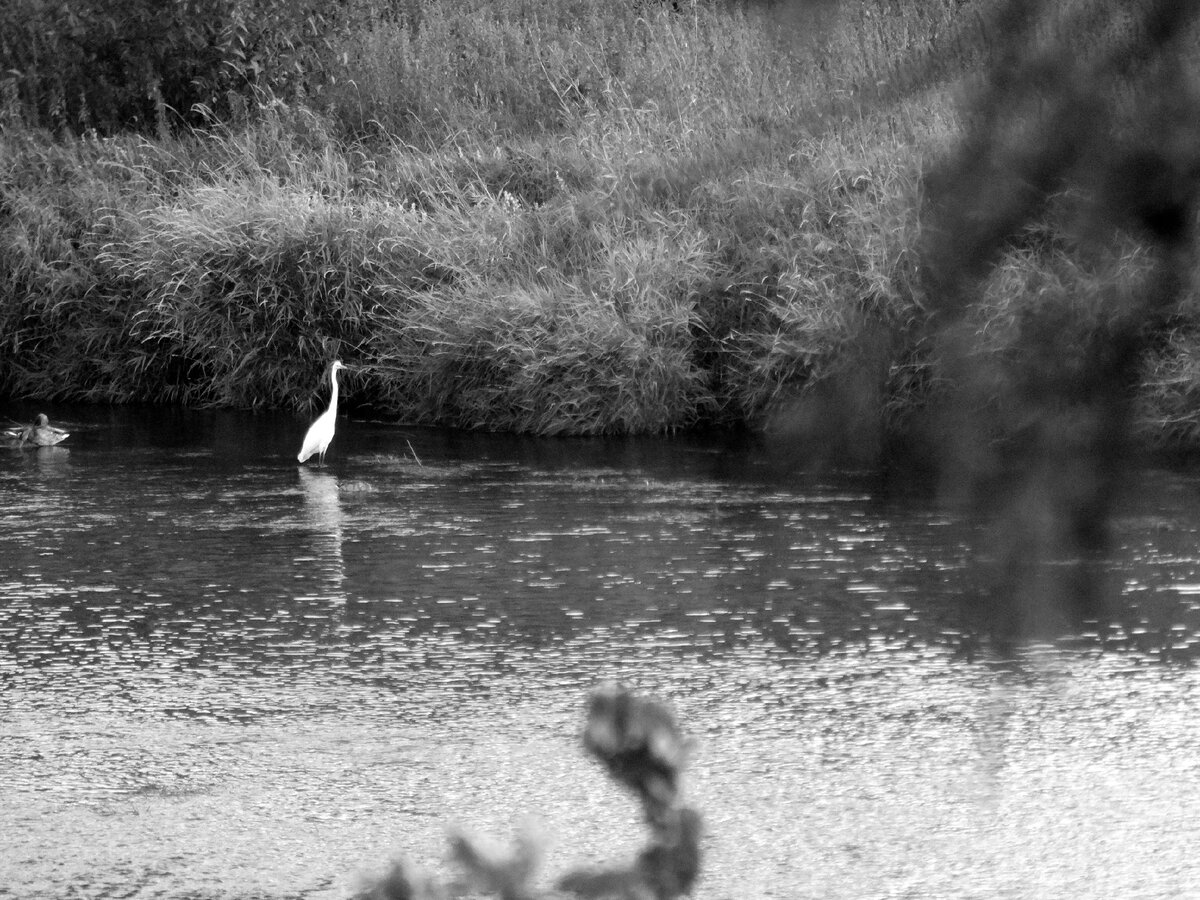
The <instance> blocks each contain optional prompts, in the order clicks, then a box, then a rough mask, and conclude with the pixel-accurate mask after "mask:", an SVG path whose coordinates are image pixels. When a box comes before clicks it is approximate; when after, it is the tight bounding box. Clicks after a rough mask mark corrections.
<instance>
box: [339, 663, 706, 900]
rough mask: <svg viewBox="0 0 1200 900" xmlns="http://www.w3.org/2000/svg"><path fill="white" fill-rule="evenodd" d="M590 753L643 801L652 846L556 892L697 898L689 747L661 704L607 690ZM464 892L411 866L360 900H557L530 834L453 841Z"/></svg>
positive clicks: (598, 697) (597, 700)
mask: <svg viewBox="0 0 1200 900" xmlns="http://www.w3.org/2000/svg"><path fill="white" fill-rule="evenodd" d="M583 743H584V747H585V748H586V749H587V751H588V752H589V753H590V754H591V755H592V756H593V757H595V758H596V759H597V760H598V761H599V762H600V763H601V764H602V765H603V766H604V767H605V769H606V770H607V771H608V773H609V775H610V776H611V777H612V778H613V779H614V780H615V781H617V782H618V783H619V784H621V785H622V786H624V787H626V788H628V789H629V790H630V791H632V792H633V794H634V795H635V796H636V797H637V798H638V800H639V802H640V803H641V805H642V812H643V815H644V818H645V820H646V824H647V825H648V826H649V829H650V840H649V841H648V842H647V844H646V846H645V848H643V850H642V851H641V852H640V853H639V854H638V855H637V857H636V858H635V859H634V860H633V861H632V863H630V864H628V865H617V866H613V867H609V868H602V869H587V870H582V869H581V870H576V871H572V872H568V873H567V874H566V875H564V876H563V877H561V878H560V879H559V880H558V882H557V885H556V888H557V890H558V891H560V892H562V893H565V894H569V895H575V896H579V897H585V898H597V900H598V898H612V900H673V898H676V897H679V896H682V895H684V894H687V893H689V892H690V891H691V888H692V886H693V885H694V884H695V882H696V878H697V876H698V875H699V872H700V835H701V820H700V815H699V813H698V812H697V811H696V810H695V809H693V808H691V807H690V806H687V805H686V804H684V802H683V798H682V794H681V791H680V786H679V781H680V776H681V774H682V772H683V769H684V767H685V766H686V764H687V760H688V755H689V750H690V742H689V741H687V740H686V739H685V738H684V737H683V735H682V734H681V732H680V730H679V727H678V726H677V725H676V723H675V719H674V717H673V716H672V715H671V713H670V711H669V710H667V709H666V707H664V706H663V705H662V704H660V703H658V702H657V701H655V700H651V699H647V698H643V697H639V696H637V695H636V694H633V693H632V692H630V691H628V690H627V689H625V688H623V687H620V686H617V685H612V684H606V685H603V686H601V687H599V688H598V689H597V690H596V691H595V692H593V694H592V696H591V698H590V701H589V709H588V718H587V724H586V726H585V728H584V736H583ZM450 845H451V846H450V849H451V857H452V859H453V860H454V862H455V863H456V864H457V865H458V867H459V868H460V869H461V870H462V871H463V873H464V875H465V877H464V879H463V881H462V882H455V883H452V884H449V885H443V884H441V883H440V882H439V881H437V880H436V879H435V878H433V877H431V876H429V875H427V874H425V873H423V872H422V871H420V870H419V869H418V868H416V867H415V866H413V865H412V864H411V863H410V862H408V861H407V860H403V861H399V862H397V863H395V864H394V865H393V866H392V868H391V869H390V870H389V871H388V872H387V873H386V874H385V875H384V876H383V877H381V878H379V879H377V880H376V881H375V882H374V883H372V884H370V885H368V886H367V887H365V888H364V890H363V891H362V892H361V893H360V894H359V896H358V900H449V898H452V897H464V896H469V895H477V894H478V893H480V892H483V893H484V894H487V895H494V896H497V897H500V898H501V900H538V898H543V900H546V898H548V897H550V896H554V895H553V894H547V893H545V892H544V891H539V889H538V888H537V887H536V886H535V885H534V883H533V882H534V877H535V876H536V874H537V869H538V867H539V864H540V862H541V842H540V841H539V840H538V838H537V836H536V835H535V834H533V833H532V832H531V831H528V830H525V831H522V832H520V833H518V835H517V839H516V841H515V844H514V846H513V848H512V849H511V850H506V849H504V848H502V847H499V846H497V845H496V844H494V843H493V842H492V841H490V840H488V839H486V838H481V837H477V836H471V835H467V834H464V833H461V832H458V833H454V834H452V835H451V839H450Z"/></svg>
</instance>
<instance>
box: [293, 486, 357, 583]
mask: <svg viewBox="0 0 1200 900" xmlns="http://www.w3.org/2000/svg"><path fill="white" fill-rule="evenodd" d="M297 472H298V474H299V478H300V489H301V491H302V492H303V494H304V518H305V522H306V524H307V526H308V527H307V529H306V530H307V532H308V535H307V540H308V544H309V546H310V547H311V549H312V553H311V555H309V556H298V557H297V563H299V564H300V565H305V564H309V565H312V566H313V567H315V568H316V569H317V571H318V573H319V580H318V583H319V584H320V585H321V588H322V591H323V592H325V593H327V595H328V596H329V597H330V598H331V599H335V600H341V601H345V599H346V595H345V591H344V587H343V586H344V583H345V580H346V563H345V560H344V559H343V556H342V498H341V491H340V485H339V480H338V476H337V475H335V474H333V473H331V472H328V471H321V470H318V471H314V470H311V469H307V468H300V469H298V470H297Z"/></svg>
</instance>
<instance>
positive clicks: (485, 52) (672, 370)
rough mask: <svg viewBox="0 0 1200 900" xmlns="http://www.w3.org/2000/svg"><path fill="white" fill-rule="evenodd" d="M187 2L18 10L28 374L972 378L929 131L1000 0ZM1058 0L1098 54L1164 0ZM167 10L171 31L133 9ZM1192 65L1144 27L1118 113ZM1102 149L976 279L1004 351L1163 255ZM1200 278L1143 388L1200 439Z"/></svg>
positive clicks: (600, 405) (394, 387) (876, 395)
mask: <svg viewBox="0 0 1200 900" xmlns="http://www.w3.org/2000/svg"><path fill="white" fill-rule="evenodd" d="M1012 5H1013V6H1015V7H1019V6H1021V5H1022V4H1019V3H1017V4H1012ZM143 6H145V9H143V8H142V7H143ZM168 6H169V10H168V11H162V10H159V5H158V4H149V5H146V4H143V3H140V2H138V0H108V2H95V3H92V4H84V5H83V7H82V8H84V9H85V10H86V11H88V12H89V13H90V14H92V15H93V20H90V21H82V20H79V19H77V20H74V21H72V22H66V21H53V22H48V21H45V18H46V17H48V16H53V15H59V14H60V13H54V12H52V11H47V10H46V8H45V5H44V4H33V3H32V0H18V2H16V3H14V4H11V5H10V6H9V11H8V12H7V13H2V14H0V18H3V17H5V16H7V17H8V19H9V21H7V22H0V25H4V26H5V27H4V28H0V32H3V33H5V34H7V35H8V37H7V38H0V41H5V43H4V44H3V46H2V47H0V51H2V53H3V55H4V56H5V57H6V60H5V61H6V62H7V63H9V65H6V66H5V67H4V68H5V69H6V70H7V72H6V74H3V75H0V292H2V293H0V346H2V347H3V350H2V352H0V395H3V396H9V397H14V398H18V397H20V398H25V397H29V398H33V397H36V398H40V399H45V400H84V401H95V402H106V403H126V402H152V403H180V404H186V405H191V406H221V407H241V408H254V407H261V408H281V409H289V410H294V411H296V412H297V414H298V415H300V414H302V415H311V414H312V413H313V412H314V411H315V407H316V406H317V405H318V404H319V403H320V402H321V399H322V398H321V397H320V396H318V395H317V393H316V392H315V391H314V386H315V385H317V384H318V380H319V373H320V371H321V370H322V369H323V367H324V366H326V365H327V364H328V362H329V361H330V360H331V359H333V358H335V357H339V358H341V359H343V360H344V361H346V362H347V363H348V364H350V365H352V366H354V367H355V368H356V370H357V371H356V373H355V374H354V375H353V376H352V377H350V378H348V379H347V382H348V383H347V385H346V389H347V393H348V394H349V395H350V397H349V400H350V403H351V405H352V408H358V409H359V410H364V411H367V410H369V411H370V412H371V413H372V414H374V415H378V416H381V417H387V418H392V419H396V420H399V421H403V422H406V423H413V424H432V425H446V426H454V427H464V428H471V429H485V430H495V431H514V432H528V433H536V434H549V435H554V434H560V435H590V434H655V433H668V432H672V431H679V430H685V429H691V428H702V427H722V428H749V429H752V430H758V431H768V432H772V431H773V432H779V433H784V434H796V435H799V436H812V435H813V434H817V433H819V432H820V431H821V429H822V428H823V427H824V425H823V423H825V422H827V421H833V420H836V421H837V423H838V424H837V426H836V427H837V428H838V429H840V431H839V434H838V435H837V436H836V437H837V440H836V441H835V442H834V443H839V442H840V443H841V444H844V445H847V446H853V447H857V448H859V449H860V450H861V451H862V452H863V454H864V455H870V454H876V453H878V452H880V449H881V448H882V447H886V446H887V445H889V444H890V443H891V442H892V441H893V440H894V439H895V438H896V436H898V435H903V434H905V433H906V432H907V431H909V430H911V428H912V426H913V423H914V421H918V420H919V419H920V418H921V416H922V415H923V411H924V410H926V409H928V408H929V406H930V404H931V403H934V402H935V401H936V400H937V398H938V397H939V396H940V395H941V394H942V393H944V392H945V391H946V390H947V383H948V381H949V382H953V381H954V380H955V376H954V374H953V372H952V371H951V368H950V367H947V366H941V365H939V361H938V357H937V355H936V353H934V352H933V351H931V345H932V344H936V343H937V342H936V341H933V342H931V338H930V335H931V334H933V333H934V332H935V331H936V327H935V326H936V323H937V322H938V317H939V315H942V314H943V312H944V310H945V309H946V308H947V306H948V303H949V301H948V300H947V298H946V297H945V296H940V295H939V293H938V292H939V289H944V290H946V291H950V290H952V289H953V290H959V289H960V288H961V285H959V286H957V287H954V288H951V287H946V285H945V283H944V282H941V283H939V282H938V281H937V280H936V279H930V278H929V277H927V270H926V266H925V265H924V261H925V260H926V259H927V257H928V256H929V252H928V249H927V245H926V243H923V241H925V242H927V241H928V233H929V228H928V226H927V224H926V222H927V209H928V202H927V195H928V193H929V177H930V171H931V169H932V168H933V167H935V166H936V164H937V163H938V161H939V160H942V159H944V158H946V157H948V156H950V155H951V154H953V153H954V152H959V151H960V150H961V142H962V140H963V134H964V133H965V132H966V131H967V130H968V128H969V126H970V124H971V123H970V119H971V117H972V116H986V115H988V114H989V113H988V112H987V111H986V110H984V111H983V112H980V110H979V109H978V108H973V107H971V106H970V104H969V103H966V102H964V99H965V98H970V97H971V96H972V95H973V92H975V93H977V92H978V90H979V87H980V84H979V82H980V81H981V73H983V72H985V71H990V70H992V69H993V68H994V67H995V65H996V64H997V60H998V59H999V58H1000V57H1002V56H1003V54H1004V53H1006V52H1011V49H1012V48H1011V43H1012V41H1011V40H1008V39H1007V38H1008V36H1007V35H1006V34H1005V33H1004V28H1006V27H1010V28H1011V27H1012V26H1011V25H1010V26H1006V25H1005V24H1004V23H1003V22H999V23H998V22H997V20H996V19H994V18H988V15H987V12H988V6H987V5H986V4H982V3H979V2H973V0H923V2H918V3H906V2H896V0H871V2H867V3H863V4H843V5H842V6H840V7H839V6H838V5H837V4H833V3H823V4H810V5H808V6H794V5H789V4H771V3H764V4H761V5H755V4H750V5H743V4H740V3H729V2H725V0H711V2H702V0H694V2H677V3H674V4H672V3H660V2H656V0H627V2H613V0H569V2H567V0H496V2H485V0H390V2H389V0H371V2H362V0H358V2H346V3H342V4H335V5H334V6H333V7H332V10H333V11H332V12H329V13H325V14H317V13H312V12H309V13H304V12H303V11H299V12H289V10H294V9H297V8H298V6H299V5H295V4H287V3H282V2H272V0H224V2H219V3H218V2H216V0H190V2H188V3H183V4H170V5H168ZM1024 6H1025V7H1027V8H1030V9H1032V8H1034V7H1033V6H1031V5H1030V4H1024ZM1060 6H1065V7H1067V11H1066V12H1064V13H1063V14H1062V15H1063V16H1064V17H1066V16H1069V15H1074V14H1078V15H1079V16H1082V17H1083V18H1076V19H1075V20H1072V23H1073V24H1071V25H1070V28H1072V29H1074V30H1073V31H1071V33H1070V35H1069V37H1067V38H1064V37H1063V29H1064V28H1065V27H1067V26H1064V25H1063V24H1062V21H1063V20H1059V19H1055V20H1054V21H1049V20H1047V19H1046V18H1045V17H1044V16H1043V17H1042V19H1041V20H1039V22H1038V24H1037V27H1036V29H1035V31H1034V32H1033V35H1034V38H1036V40H1037V41H1040V42H1041V43H1042V44H1044V45H1045V46H1048V47H1053V46H1054V43H1055V42H1056V41H1057V42H1059V49H1060V50H1061V49H1062V42H1063V41H1064V40H1068V41H1069V42H1070V44H1069V46H1070V47H1071V51H1070V52H1071V54H1072V55H1073V56H1072V58H1073V59H1089V58H1095V57H1098V56H1102V55H1103V54H1104V53H1105V52H1107V50H1108V48H1110V47H1111V46H1112V45H1113V44H1114V43H1119V42H1120V41H1121V40H1125V39H1126V38H1128V35H1129V34H1130V32H1131V30H1133V31H1135V30H1136V29H1137V28H1138V27H1139V23H1138V20H1137V18H1136V16H1135V15H1133V14H1132V13H1121V12H1120V11H1121V10H1124V9H1128V8H1129V5H1128V4H1126V5H1121V6H1114V5H1109V6H1107V7H1105V12H1104V14H1103V15H1101V14H1095V13H1094V10H1095V9H1096V8H1099V7H1104V4H1095V3H1090V4H1089V3H1085V2H1083V0H1079V2H1074V3H1071V4H1065V5H1060ZM35 10H37V12H36V13H35ZM156 10H157V12H156ZM798 10H801V11H798ZM1089 10H1092V12H1091V13H1089ZM1081 11H1082V12H1081ZM1114 11H1115V12H1114ZM156 15H157V16H167V15H171V16H188V15H190V16H192V18H191V19H188V20H187V21H184V22H182V23H181V22H155V21H153V17H154V16H156ZM1089 15H1090V18H1088V16H1089ZM22 16H24V18H20V17H22ZM39 16H40V18H39ZM1081 21H1082V22H1084V23H1085V24H1086V25H1087V28H1081V27H1080V22H1081ZM131 23H142V24H141V27H144V28H150V27H151V26H152V25H153V26H154V28H155V30H154V31H153V35H154V36H158V37H156V38H155V40H149V42H148V43H147V42H143V43H142V44H138V43H137V42H136V41H133V40H118V36H120V35H122V34H124V33H126V32H127V31H128V30H129V29H130V28H131V27H132V25H131ZM147 23H149V24H147ZM100 24H104V25H105V26H106V27H107V29H108V30H107V31H105V28H101V27H99V25H100ZM185 26H186V27H185ZM72 28H75V29H77V30H76V31H72ZM172 29H174V30H172ZM109 33H111V36H110V38H105V37H104V35H105V34H109ZM48 35H49V36H48ZM55 35H57V37H55ZM80 35H86V36H87V37H86V38H80ZM87 40H91V41H92V42H93V43H92V44H91V45H88V44H87ZM105 40H108V43H104V42H105ZM1153 40H1155V39H1153V38H1147V39H1145V40H1144V41H1142V40H1141V39H1140V38H1138V37H1137V36H1136V35H1135V38H1134V39H1133V41H1132V42H1131V44H1130V46H1132V47H1134V48H1137V47H1141V46H1146V45H1147V44H1149V46H1151V48H1152V49H1153V48H1154V47H1156V46H1157V45H1156V44H1154V43H1153ZM56 41H57V43H56ZM1194 44H1195V42H1194V40H1191V43H1190V44H1189V45H1188V46H1193V45H1194ZM138 47H143V48H149V49H145V50H138V49H136V48H138ZM30 48H32V49H30ZM140 53H144V56H139V55H138V54H140ZM1191 58H1194V56H1193V57H1191ZM171 60H174V62H169V61H171ZM184 64H186V66H185V65H184ZM172 65H173V66H175V69H170V67H171V66H172ZM180 68H184V69H186V71H176V70H177V69H180ZM1064 77H1065V76H1064ZM1155 77H1157V75H1156V73H1155V61H1154V60H1148V61H1147V60H1136V59H1135V60H1132V61H1130V62H1129V64H1128V65H1127V66H1126V68H1125V69H1123V70H1122V75H1121V78H1120V79H1119V80H1117V81H1116V82H1114V84H1113V85H1110V86H1109V87H1106V88H1104V90H1109V88H1111V91H1110V92H1109V94H1107V95H1106V96H1105V97H1104V102H1105V103H1106V104H1108V105H1107V106H1106V107H1105V109H1106V111H1108V112H1110V113H1111V114H1112V115H1111V118H1112V122H1111V134H1109V135H1108V136H1107V137H1106V138H1105V139H1111V140H1112V141H1114V142H1120V141H1122V140H1126V139H1128V138H1129V136H1130V135H1134V136H1136V135H1137V134H1138V132H1139V130H1141V129H1142V127H1143V124H1144V123H1143V122H1142V121H1141V120H1140V119H1139V118H1138V111H1139V110H1143V109H1144V108H1145V106H1144V99H1145V92H1146V91H1148V90H1153V89H1154V85H1155V83H1156V82H1155V81H1154V78H1155ZM1189 78H1190V76H1189ZM1193 88H1194V84H1193V82H1192V81H1187V82H1185V83H1184V85H1183V86H1181V87H1179V88H1178V90H1179V91H1180V92H1183V93H1186V92H1187V91H1191V90H1193ZM1098 90H1099V89H1098ZM1031 115H1034V116H1035V117H1036V112H1034V113H1031ZM1013 121H1016V122H1017V123H1018V130H1019V127H1020V123H1021V122H1023V121H1024V120H1023V119H1018V120H1013ZM1031 127H1032V126H1031ZM1107 127H1109V126H1106V128H1107ZM1018 138H1019V135H1018V136H1016V137H1013V140H1017V139H1018ZM1075 174H1076V175H1077V176H1078V173H1075ZM987 177H988V176H986V175H985V176H981V178H982V179H986V178H987ZM981 183H982V181H981ZM1094 188H1095V185H1094V183H1093V180H1089V178H1088V177H1075V178H1074V179H1073V180H1072V181H1070V182H1064V183H1063V184H1061V185H1056V186H1054V187H1053V188H1052V189H1049V190H1046V191H1045V194H1046V198H1047V202H1045V203H1044V204H1042V207H1041V208H1040V209H1039V210H1038V212H1037V215H1036V217H1034V218H1033V219H1032V220H1031V221H1032V224H1026V225H1023V226H1022V227H1021V228H1020V229H1019V231H1018V233H1017V234H1016V235H1015V236H1012V237H1010V238H1007V239H1006V240H1005V241H1004V242H1003V246H1002V249H1001V252H999V253H998V254H994V255H993V257H991V258H989V260H988V266H989V268H988V269H987V271H986V273H984V275H983V277H981V278H980V279H979V280H978V282H977V283H976V284H975V285H973V287H972V288H971V290H972V294H971V297H970V298H969V299H967V300H966V301H962V300H959V299H956V300H955V301H954V302H958V303H962V304H963V308H965V309H967V310H968V311H967V312H965V313H963V314H962V315H956V317H955V318H956V319H957V320H959V321H961V323H963V327H964V328H966V329H968V330H969V331H970V333H971V335H972V349H971V351H970V354H968V356H969V357H970V359H972V360H974V362H973V363H972V366H973V367H976V368H978V369H979V370H986V371H987V372H989V373H992V374H996V373H998V372H1001V371H1002V370H1003V367H1004V366H1006V365H1015V364H1017V363H1029V362H1030V361H1031V360H1032V362H1033V363H1038V361H1039V360H1041V359H1042V357H1036V358H1035V351H1034V350H1031V349H1030V347H1031V346H1035V345H1036V340H1033V339H1031V337H1030V335H1031V334H1032V335H1034V336H1035V337H1036V335H1037V334H1039V333H1041V332H1042V331H1045V328H1046V327H1048V326H1049V325H1050V324H1053V328H1054V333H1055V335H1056V337H1055V339H1054V340H1055V341H1057V342H1061V343H1060V344H1059V347H1060V348H1061V350H1062V352H1063V354H1065V355H1067V356H1069V355H1070V354H1071V348H1072V347H1075V346H1082V345H1086V344H1087V342H1088V339H1089V336H1090V335H1093V334H1095V333H1097V332H1103V331H1104V330H1105V328H1106V327H1107V325H1108V322H1109V319H1110V317H1111V316H1112V315H1114V313H1112V310H1113V309H1120V308H1124V307H1121V305H1120V298H1122V297H1127V296H1132V295H1136V294H1138V293H1139V292H1140V291H1143V290H1145V289H1146V283H1147V279H1149V278H1152V277H1153V271H1154V268H1155V267H1154V260H1155V259H1156V258H1157V256H1156V254H1158V253H1159V250H1160V249H1161V248H1159V247H1158V246H1157V245H1156V244H1155V242H1154V241H1153V240H1149V241H1148V240H1145V239H1144V236H1143V233H1142V232H1141V231H1139V230H1138V229H1137V228H1125V229H1116V230H1115V231H1114V235H1115V236H1106V237H1105V238H1104V239H1103V241H1102V242H1101V244H1097V243H1096V242H1089V239H1087V238H1086V236H1085V237H1081V234H1083V235H1086V232H1087V229H1086V227H1085V226H1084V225H1081V222H1083V221H1084V220H1085V219H1086V215H1087V211H1088V210H1089V209H1090V208H1092V207H1091V206H1090V205H1089V204H1093V203H1094V198H1093V197H1092V195H1091V193H1090V192H1094V191H1093V189H1094ZM974 197H975V201H974V202H978V203H980V204H990V203H992V202H993V201H994V200H995V198H994V197H989V195H988V193H987V191H986V189H980V190H977V191H976V192H975V194H974ZM989 208H990V207H987V206H981V215H986V214H987V212H988V209H989ZM1186 211H1187V214H1188V215H1189V216H1190V215H1191V207H1190V206H1188V207H1186ZM1097 246H1101V247H1102V249H1101V250H1100V251H1097V249H1096V248H1097ZM1177 270H1178V266H1177V267H1176V271H1177ZM1177 294H1178V297H1181V298H1182V299H1178V300H1177V302H1176V301H1173V306H1172V308H1171V309H1170V310H1169V311H1167V312H1166V313H1164V318H1163V323H1161V324H1158V325H1156V326H1155V328H1156V331H1155V335H1154V339H1153V340H1151V341H1149V342H1147V347H1148V349H1147V350H1146V351H1145V352H1144V353H1142V356H1141V359H1140V362H1139V364H1138V368H1137V373H1138V374H1137V378H1136V381H1137V383H1136V385H1135V387H1134V413H1133V416H1132V418H1133V421H1134V426H1135V431H1136V433H1137V434H1138V435H1139V437H1140V438H1141V439H1142V440H1144V441H1145V442H1147V443H1149V444H1151V445H1154V446H1158V447H1167V448H1174V449H1178V448H1193V447H1196V446H1200V403H1197V396H1198V394H1200V354H1198V353H1197V349H1198V346H1197V345H1198V344H1200V306H1197V303H1196V300H1195V292H1194V290H1193V289H1192V287H1191V286H1190V285H1189V286H1188V287H1187V288H1186V289H1184V290H1181V291H1179V292H1177ZM931 323H933V324H931ZM1031 323H1032V324H1031ZM1034 326H1037V327H1034ZM1039 329H1040V330H1039ZM1050 355H1051V356H1054V355H1055V354H1053V353H1052V354H1050ZM976 364H977V366H976ZM996 377H1001V376H1000V375H998V374H996ZM955 386H956V385H951V387H955ZM1001 412H1004V410H1001ZM1008 412H1009V413H1011V415H1010V418H1013V417H1017V418H1019V415H1018V414H1017V413H1013V412H1012V410H1008ZM1018 427H1019V426H1018ZM862 448H865V449H862Z"/></svg>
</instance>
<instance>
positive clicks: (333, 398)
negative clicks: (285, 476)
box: [296, 359, 346, 466]
mask: <svg viewBox="0 0 1200 900" xmlns="http://www.w3.org/2000/svg"><path fill="white" fill-rule="evenodd" d="M344 368H346V367H345V366H344V365H342V363H341V360H337V359H335V360H334V361H333V363H332V364H331V365H330V366H329V383H330V385H331V386H332V388H331V391H330V394H329V409H327V410H325V412H323V413H321V415H320V416H318V417H317V420H316V421H315V422H313V423H312V425H310V426H309V429H308V434H306V435H304V444H303V446H301V448H300V453H299V455H298V456H297V457H296V459H298V460H300V462H304V461H305V460H306V459H308V458H309V457H310V456H312V455H313V454H314V453H315V454H316V455H317V464H318V465H321V466H323V465H325V451H326V450H328V449H329V442H330V441H332V440H333V429H334V427H335V425H336V424H337V402H338V382H337V373H338V369H344Z"/></svg>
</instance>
